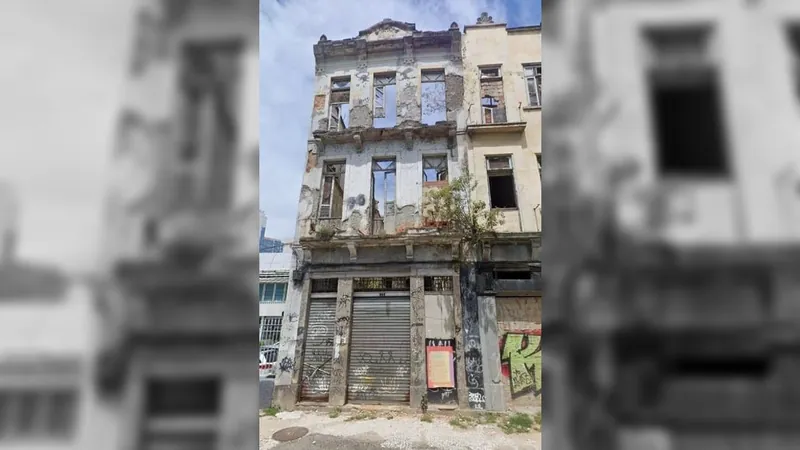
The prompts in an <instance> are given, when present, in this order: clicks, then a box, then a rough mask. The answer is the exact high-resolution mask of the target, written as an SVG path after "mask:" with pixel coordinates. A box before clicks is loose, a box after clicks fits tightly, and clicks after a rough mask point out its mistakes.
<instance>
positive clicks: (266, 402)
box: [258, 378, 275, 409]
mask: <svg viewBox="0 0 800 450" xmlns="http://www.w3.org/2000/svg"><path fill="white" fill-rule="evenodd" d="M274 386H275V379H274V378H260V379H259V380H258V409H264V408H269V406H270V404H271V403H272V389H273V388H274Z"/></svg>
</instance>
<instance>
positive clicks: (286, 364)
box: [272, 277, 311, 411]
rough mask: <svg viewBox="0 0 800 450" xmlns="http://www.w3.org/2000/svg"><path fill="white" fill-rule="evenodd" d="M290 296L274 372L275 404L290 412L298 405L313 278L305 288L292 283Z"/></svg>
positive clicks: (273, 402) (306, 280) (273, 401)
mask: <svg viewBox="0 0 800 450" xmlns="http://www.w3.org/2000/svg"><path fill="white" fill-rule="evenodd" d="M289 287H290V295H289V298H288V299H287V301H286V310H285V315H284V319H283V325H282V326H281V343H280V347H279V348H278V360H277V364H278V367H277V369H276V373H275V390H274V394H273V399H272V404H273V405H275V406H278V407H280V408H281V409H283V410H286V411H291V410H292V409H294V405H295V403H297V394H298V392H299V389H300V383H301V381H302V379H301V378H300V377H301V376H302V370H301V368H302V367H303V347H304V346H305V342H306V324H307V322H308V302H309V299H310V298H311V279H310V278H308V277H306V279H305V280H304V281H303V284H302V288H299V289H298V288H297V287H295V286H293V285H292V284H291V283H290V285H289Z"/></svg>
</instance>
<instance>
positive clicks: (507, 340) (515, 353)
mask: <svg viewBox="0 0 800 450" xmlns="http://www.w3.org/2000/svg"><path fill="white" fill-rule="evenodd" d="M500 361H501V363H502V369H503V376H505V377H506V378H508V380H509V382H510V387H511V397H512V398H517V397H520V396H523V395H528V394H533V395H535V396H539V395H540V394H541V393H542V330H521V331H510V332H508V333H506V334H505V335H504V336H503V337H502V338H501V339H500Z"/></svg>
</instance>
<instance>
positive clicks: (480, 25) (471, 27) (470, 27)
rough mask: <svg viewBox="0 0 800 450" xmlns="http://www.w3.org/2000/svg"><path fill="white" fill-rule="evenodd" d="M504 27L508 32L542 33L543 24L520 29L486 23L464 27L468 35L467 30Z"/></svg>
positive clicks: (523, 26)
mask: <svg viewBox="0 0 800 450" xmlns="http://www.w3.org/2000/svg"><path fill="white" fill-rule="evenodd" d="M500 27H504V28H505V29H506V31H508V32H512V33H513V32H516V33H520V32H525V31H541V30H542V24H539V25H522V26H519V27H509V26H508V24H507V23H486V24H475V25H464V33H465V34H466V32H467V30H473V29H480V28H500Z"/></svg>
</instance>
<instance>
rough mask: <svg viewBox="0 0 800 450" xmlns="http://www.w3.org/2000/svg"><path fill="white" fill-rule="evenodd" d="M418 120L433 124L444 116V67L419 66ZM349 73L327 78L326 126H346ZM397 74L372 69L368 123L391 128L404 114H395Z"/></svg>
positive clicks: (342, 128) (348, 120)
mask: <svg viewBox="0 0 800 450" xmlns="http://www.w3.org/2000/svg"><path fill="white" fill-rule="evenodd" d="M420 84H421V87H420V98H419V104H420V109H421V111H420V117H419V118H414V117H408V119H411V120H420V122H422V123H423V124H426V125H435V124H436V123H437V122H441V121H444V120H447V114H446V112H447V106H446V95H445V94H446V83H445V72H444V69H422V70H421V72H420ZM350 87H351V85H350V77H334V78H331V85H330V94H329V95H330V102H329V110H328V130H329V131H343V130H345V129H347V128H349V127H350V95H351V92H350ZM402 100H403V99H398V89H397V75H396V73H394V72H387V73H375V74H373V78H372V126H373V127H375V128H391V127H394V126H396V125H397V124H398V123H399V122H400V121H402V120H404V119H406V117H400V116H399V115H398V111H399V110H398V107H397V106H398V101H402Z"/></svg>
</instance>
